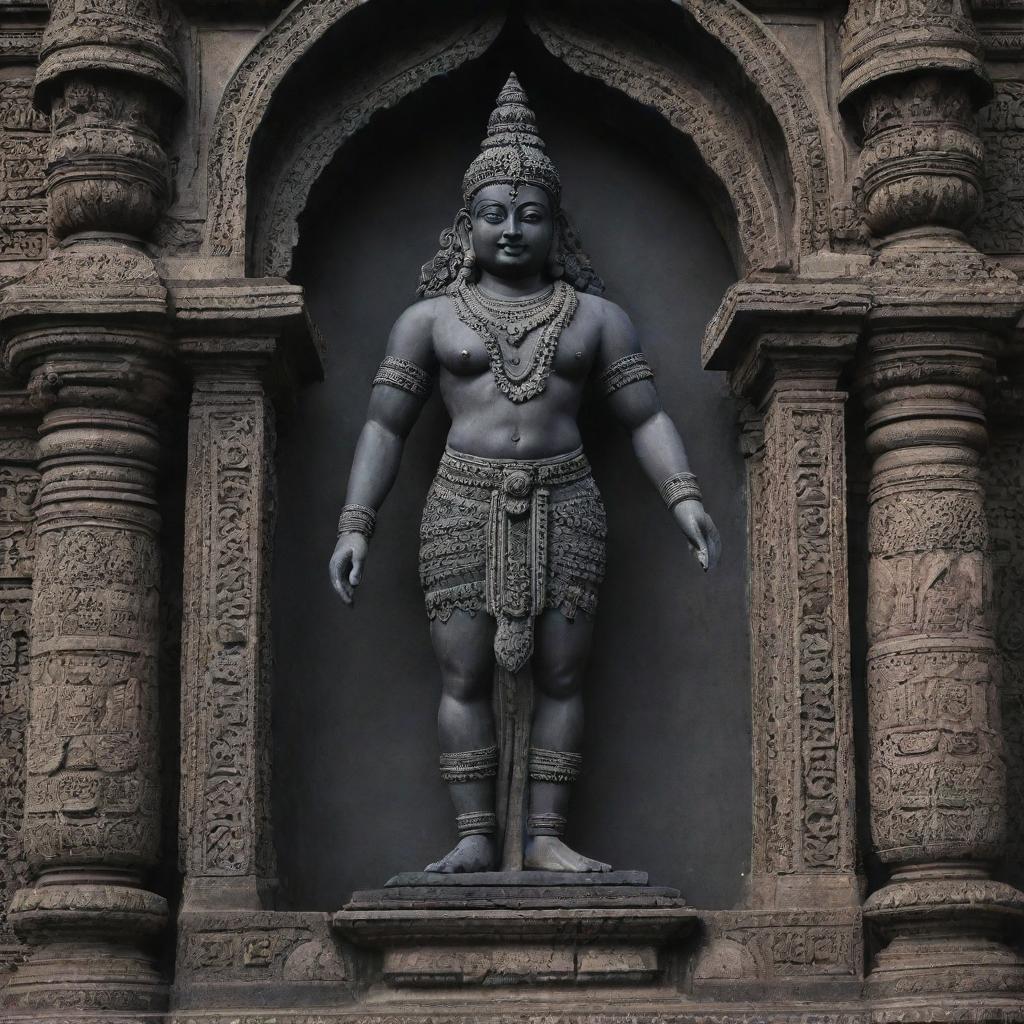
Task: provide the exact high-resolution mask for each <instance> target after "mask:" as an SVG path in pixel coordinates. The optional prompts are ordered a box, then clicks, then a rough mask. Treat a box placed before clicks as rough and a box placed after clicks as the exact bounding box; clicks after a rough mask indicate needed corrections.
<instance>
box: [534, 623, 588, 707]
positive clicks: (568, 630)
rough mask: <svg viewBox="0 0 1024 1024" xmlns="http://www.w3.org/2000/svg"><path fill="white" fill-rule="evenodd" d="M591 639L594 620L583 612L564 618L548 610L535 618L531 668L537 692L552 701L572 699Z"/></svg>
mask: <svg viewBox="0 0 1024 1024" xmlns="http://www.w3.org/2000/svg"><path fill="white" fill-rule="evenodd" d="M593 638H594V620H593V619H592V618H591V617H590V616H588V615H586V614H585V613H583V612H579V613H578V614H577V615H576V617H575V618H574V619H567V618H566V617H565V616H564V615H563V614H562V613H561V612H560V611H558V610H557V609H555V608H549V609H547V611H545V612H544V613H543V614H542V615H540V616H539V617H538V619H537V623H536V628H535V631H534V652H533V660H532V661H531V663H530V664H531V667H532V669H533V682H534V686H535V687H536V689H537V691H538V692H539V693H540V694H541V695H543V696H545V697H548V698H550V699H552V700H568V699H570V698H573V697H576V696H577V695H578V694H579V692H580V690H581V689H582V686H583V676H584V673H585V671H586V667H587V659H588V657H589V656H590V647H591V642H592V641H593Z"/></svg>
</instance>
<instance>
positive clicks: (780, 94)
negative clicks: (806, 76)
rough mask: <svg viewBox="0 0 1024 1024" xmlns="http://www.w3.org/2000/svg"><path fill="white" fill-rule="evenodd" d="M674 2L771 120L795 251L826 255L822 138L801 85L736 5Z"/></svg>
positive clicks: (728, 0)
mask: <svg viewBox="0 0 1024 1024" xmlns="http://www.w3.org/2000/svg"><path fill="white" fill-rule="evenodd" d="M675 2H676V3H678V4H679V6H681V7H683V8H684V9H685V10H686V11H688V12H689V14H690V15H691V16H692V17H693V19H694V21H696V22H697V24H698V25H700V26H701V28H703V29H704V30H705V31H706V32H707V33H708V35H710V36H712V37H713V38H714V39H717V40H718V42H720V43H721V44H722V45H723V46H725V47H726V48H727V49H728V50H729V51H730V52H731V53H732V55H733V56H734V57H735V58H736V60H737V61H738V62H739V65H740V67H741V68H742V70H743V72H744V74H745V75H747V77H748V78H749V79H750V80H751V82H753V84H754V86H755V87H756V88H757V91H758V93H760V95H761V97H762V99H764V101H765V102H766V103H767V104H768V106H769V107H770V108H771V110H772V112H773V113H774V114H775V117H776V118H777V120H778V122H779V126H780V127H781V129H782V133H783V135H784V137H785V139H786V155H787V157H788V159H789V163H790V169H791V173H792V177H793V187H794V191H795V200H796V210H797V225H798V241H799V251H800V252H801V253H810V252H820V251H822V250H824V249H828V248H829V247H830V243H831V215H830V191H829V180H828V162H827V158H826V155H825V142H824V133H823V132H822V128H821V124H820V122H819V119H818V115H817V114H816V113H815V109H814V105H813V104H812V102H811V99H810V95H809V94H808V91H807V87H806V86H805V85H804V82H803V79H801V77H800V75H799V73H798V72H797V70H796V68H795V67H794V66H793V64H792V62H791V61H790V59H789V58H788V57H787V56H786V54H785V53H784V52H783V50H782V48H781V47H780V46H779V43H778V42H777V41H776V39H775V38H774V37H773V36H772V35H771V34H770V33H769V32H768V30H767V29H766V28H765V26H764V24H763V23H762V22H761V21H760V19H758V18H757V17H756V16H755V15H754V14H752V13H751V12H750V11H748V10H746V9H745V8H743V7H742V6H741V5H740V4H739V3H738V2H737V0H675Z"/></svg>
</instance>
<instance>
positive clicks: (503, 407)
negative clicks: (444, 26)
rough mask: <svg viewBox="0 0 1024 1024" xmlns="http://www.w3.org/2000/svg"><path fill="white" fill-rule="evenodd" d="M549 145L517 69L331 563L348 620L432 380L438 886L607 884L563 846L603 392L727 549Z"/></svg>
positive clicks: (595, 530)
mask: <svg viewBox="0 0 1024 1024" xmlns="http://www.w3.org/2000/svg"><path fill="white" fill-rule="evenodd" d="M544 149H545V147H544V143H543V141H542V140H541V138H540V136H539V134H538V132H537V126H536V119H535V117H534V114H533V111H532V110H531V109H530V107H529V106H528V105H527V99H526V96H525V94H524V93H523V90H522V88H521V87H520V85H519V82H518V80H517V78H516V76H515V75H511V76H510V77H509V79H508V82H507V83H506V84H505V87H504V88H503V89H502V91H501V94H500V96H499V97H498V104H497V107H496V108H495V110H494V112H493V113H492V114H491V117H490V120H489V122H488V127H487V136H486V138H485V139H484V141H483V144H482V146H481V151H480V153H479V155H478V156H477V157H476V158H475V159H474V160H473V162H472V164H471V165H470V167H469V170H468V171H467V172H466V175H465V178H464V179H463V183H462V191H463V199H464V206H463V207H462V209H460V210H459V212H458V214H457V216H456V218H455V223H454V226H453V227H452V229H451V230H449V231H445V232H444V233H443V234H442V236H441V245H442V248H441V251H440V252H439V253H438V254H437V256H435V257H434V259H433V260H432V261H431V262H429V263H427V264H426V265H425V266H424V268H423V272H422V275H421V283H420V287H419V294H420V296H421V301H418V302H416V303H415V304H414V305H412V306H410V307H409V308H408V309H407V310H406V311H405V312H404V313H403V314H402V315H401V316H400V317H399V318H398V320H397V322H396V323H395V325H394V327H393V329H392V331H391V336H390V338H389V340H388V347H387V354H386V356H385V358H384V361H383V362H382V363H381V365H380V370H379V371H378V373H377V375H376V377H375V379H374V386H373V390H372V392H371V396H370V405H369V410H368V412H367V416H366V423H365V425H364V427H363V429H362V433H361V434H360V436H359V442H358V444H357V446H356V452H355V457H354V459H353V463H352V471H351V475H350V477H349V483H348V492H347V497H346V504H345V506H344V508H343V510H342V513H341V518H340V521H339V524H338V543H337V546H336V547H335V549H334V554H333V555H332V557H331V562H330V576H331V582H332V584H333V586H334V588H335V590H337V592H338V594H339V595H340V596H341V598H342V600H344V601H345V602H346V603H347V604H350V605H351V604H352V602H353V594H354V590H355V588H356V587H357V586H358V585H359V581H360V579H361V578H362V575H363V571H364V568H365V565H366V559H367V550H368V546H369V542H370V539H371V537H372V536H373V530H374V524H375V521H376V515H377V510H378V509H379V508H380V506H381V503H382V502H383V501H384V499H385V497H386V496H387V494H388V491H390V489H391V486H392V484H393V483H394V481H395V478H396V476H397V474H398V467H399V462H400V460H401V457H402V448H403V444H404V441H405V438H406V436H407V435H408V433H409V431H410V430H411V429H412V426H413V424H414V423H415V421H416V419H417V417H418V415H419V413H420V410H421V409H422V408H423V404H424V402H425V401H426V400H427V397H428V396H429V394H430V392H431V389H432V385H433V382H434V379H435V378H437V379H438V380H439V383H440V389H441V397H442V399H443V401H444V405H445V408H446V409H447V410H448V413H449V415H450V416H451V429H450V431H449V433H448V438H447V445H446V448H445V452H444V455H443V457H442V458H441V462H440V465H439V466H438V469H437V475H436V477H435V479H434V482H433V485H432V486H431V489H430V492H429V494H428V496H427V503H426V508H425V509H424V512H423V520H422V524H421V528H420V538H421V547H420V579H421V582H422V585H423V590H424V592H425V595H426V606H427V613H428V615H429V618H430V637H431V641H432V644H433V648H434V653H435V656H436V657H437V661H438V664H439V666H440V670H441V678H442V692H441V705H440V710H439V712H438V731H439V736H440V747H441V755H440V767H441V776H442V778H443V779H444V780H445V781H446V782H447V783H449V786H450V792H451V798H452V803H453V804H454V806H455V824H456V828H457V830H458V835H459V841H458V844H457V845H456V846H455V848H454V849H453V850H451V851H450V852H449V853H448V854H446V855H445V856H444V857H442V858H441V859H440V860H439V861H437V862H436V863H434V864H431V865H430V866H429V867H428V868H427V871H431V872H478V871H489V870H494V869H497V868H499V867H502V868H504V869H506V870H517V869H529V870H548V871H574V872H580V871H608V870H610V867H609V865H607V864H602V863H600V862H598V861H595V860H592V859H590V858H588V857H584V856H582V855H581V854H579V853H577V852H575V851H574V850H572V849H570V848H569V847H568V846H567V845H566V844H565V843H564V842H563V841H562V836H563V834H564V831H565V823H566V812H567V808H568V803H569V791H570V786H571V784H572V783H573V781H574V780H575V779H576V778H577V777H578V775H579V773H580V768H581V755H580V744H581V740H582V729H583V698H582V688H583V679H584V670H585V667H586V662H587V656H588V653H589V651H590V647H591V640H592V637H593V629H594V625H593V621H594V619H593V617H594V613H595V611H596V608H597V595H598V587H599V585H600V583H601V580H602V577H603V575H604V564H605V533H606V526H605V510H604V506H603V505H602V502H601V495H600V494H599V492H598V489H597V486H596V485H595V483H594V479H593V477H592V475H591V471H590V466H589V464H588V462H587V458H586V456H585V455H584V453H583V449H582V447H581V442H580V434H579V430H578V426H577V413H578V411H579V408H580V403H581V401H582V399H583V396H584V391H585V389H586V387H587V385H588V382H589V383H591V384H592V385H593V387H594V389H595V390H596V392H597V394H598V395H599V396H600V398H601V399H602V400H603V402H604V403H605V405H606V407H607V409H608V410H609V412H611V413H612V414H613V415H614V416H615V417H617V418H618V419H619V420H620V421H621V422H622V423H623V424H624V425H625V427H626V429H628V430H629V432H630V434H631V436H632V441H633V448H634V450H635V451H636V455H637V458H638V459H639V460H640V464H641V466H642V467H643V469H644V471H645V473H646V474H647V476H648V477H650V479H651V480H652V482H653V483H654V485H655V486H656V487H657V488H658V490H659V491H660V493H661V496H662V498H663V499H664V501H665V504H666V505H667V506H668V508H669V510H670V512H671V514H672V516H673V517H674V518H675V520H676V522H677V523H678V524H679V527H680V529H681V530H682V531H683V534H684V536H685V537H686V539H687V540H688V541H689V543H690V546H691V547H692V549H693V552H694V553H695V555H696V557H697V558H698V560H699V561H700V564H701V565H702V566H703V567H704V569H705V570H707V569H710V568H712V567H713V566H714V565H715V563H716V562H717V560H718V556H719V552H720V542H719V537H718V531H717V529H716V528H715V525H714V523H713V522H712V521H711V518H710V516H709V515H708V514H707V512H705V510H704V505H703V503H702V499H701V492H700V488H699V487H698V484H697V480H696V478H695V477H694V475H693V473H692V472H691V471H690V466H689V463H688V461H687V457H686V451H685V449H684V447H683V442H682V440H681V438H680V436H679V433H678V431H677V430H676V428H675V426H674V425H673V423H672V421H671V420H670V419H669V417H668V415H667V414H666V413H665V412H664V411H663V409H662V407H661V404H660V402H659V400H658V394H657V391H656V390H655V387H654V380H653V377H654V375H653V373H652V371H651V368H650V365H649V364H648V362H647V360H646V359H645V358H644V355H643V353H642V352H641V351H640V346H639V344H638V342H637V337H636V332H635V331H634V329H633V325H632V324H631V323H630V320H629V317H628V316H627V315H626V314H625V313H624V312H623V311H622V310H621V309H620V308H619V307H618V306H617V305H615V304H614V303H612V302H609V301H608V300H607V299H604V298H602V297H601V295H600V292H601V291H602V289H603V285H602V283H601V281H600V279H599V278H598V276H597V275H596V274H595V272H594V270H593V269H592V267H591V263H590V260H589V259H588V258H587V256H586V255H585V254H584V253H583V251H582V250H581V248H580V245H579V241H578V239H577V237H576V235H575V233H574V232H573V230H572V228H571V227H570V225H569V221H568V219H567V218H566V215H565V212H564V211H563V210H562V208H561V202H560V201H561V191H562V189H561V182H560V180H559V176H558V173H557V171H556V170H555V167H554V165H553V164H552V162H551V160H550V158H549V157H548V156H547V155H546V153H545V151H544ZM524 830H525V836H524V835H523V832H524Z"/></svg>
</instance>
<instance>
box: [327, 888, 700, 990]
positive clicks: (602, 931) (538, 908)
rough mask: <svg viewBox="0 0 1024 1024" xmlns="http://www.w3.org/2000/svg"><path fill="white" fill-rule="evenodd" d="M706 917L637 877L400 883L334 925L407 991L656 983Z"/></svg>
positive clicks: (341, 914) (368, 895)
mask: <svg viewBox="0 0 1024 1024" xmlns="http://www.w3.org/2000/svg"><path fill="white" fill-rule="evenodd" d="M697 921H698V914H697V912H696V911H695V910H693V909H691V908H689V907H687V906H686V904H685V902H684V901H683V900H682V899H681V898H680V896H679V893H678V892H677V891H676V890H675V889H668V888H662V887H657V886H650V885H648V884H647V876H646V874H644V873H643V872H637V871H616V872H611V873H609V874H603V875H574V874H563V873H560V872H538V871H524V872H485V873H480V874H466V875H424V874H415V875H398V876H397V877H395V878H393V879H392V880H391V881H390V882H389V883H388V884H387V886H386V887H385V888H383V889H373V890H367V891H363V892H357V893H355V894H354V895H353V897H352V899H351V901H350V902H349V903H348V904H346V906H345V907H344V908H343V909H342V910H340V911H338V913H337V914H335V915H334V919H333V923H334V927H335V929H336V931H338V932H339V933H340V934H341V935H342V936H343V937H344V938H346V939H348V940H349V941H350V942H352V943H353V944H354V945H356V946H359V947H363V948H368V949H373V950H376V951H378V952H379V953H380V955H381V959H382V963H381V976H382V979H383V981H384V982H385V983H386V984H387V985H390V986H394V987H397V988H409V987H421V988H437V987H450V986H458V987H461V986H494V985H522V984H529V985H608V984H625V983H630V984H644V983H649V982H652V981H655V980H657V979H658V978H659V977H660V976H661V975H662V974H663V973H664V971H665V969H666V967H667V959H666V955H667V952H668V950H669V948H670V947H671V946H674V945H677V944H678V943H680V942H681V941H682V940H683V939H685V938H686V937H687V935H689V934H690V932H691V931H692V930H693V929H694V927H695V925H696V924H697Z"/></svg>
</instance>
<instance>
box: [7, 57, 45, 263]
mask: <svg viewBox="0 0 1024 1024" xmlns="http://www.w3.org/2000/svg"><path fill="white" fill-rule="evenodd" d="M49 142H50V119H49V118H48V117H46V116H44V115H43V114H40V113H39V112H38V111H37V110H36V109H35V108H34V107H33V106H32V79H31V78H28V77H26V78H11V79H8V80H6V81H0V278H2V276H3V262H2V261H10V260H35V259H41V258H42V257H43V256H45V255H46V250H47V240H46V239H47V223H46V186H45V169H46V160H47V148H48V146H49Z"/></svg>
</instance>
